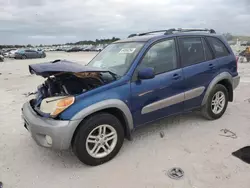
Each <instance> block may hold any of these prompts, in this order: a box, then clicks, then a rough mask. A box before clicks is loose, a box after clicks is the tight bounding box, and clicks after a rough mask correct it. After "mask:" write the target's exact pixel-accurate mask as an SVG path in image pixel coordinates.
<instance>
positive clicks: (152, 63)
mask: <svg viewBox="0 0 250 188" xmlns="http://www.w3.org/2000/svg"><path fill="white" fill-rule="evenodd" d="M146 67H152V68H154V72H155V74H156V75H157V74H161V73H164V72H168V71H171V70H174V69H176V68H177V57H176V47H175V41H174V39H170V40H166V41H162V42H159V43H156V44H154V45H153V46H152V47H151V48H150V49H149V50H148V51H147V52H146V54H145V56H144V57H143V59H142V61H141V63H140V64H139V66H138V67H137V69H138V70H140V69H142V68H146Z"/></svg>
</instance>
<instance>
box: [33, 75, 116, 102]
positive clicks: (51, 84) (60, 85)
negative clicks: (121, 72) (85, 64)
mask: <svg viewBox="0 0 250 188" xmlns="http://www.w3.org/2000/svg"><path fill="white" fill-rule="evenodd" d="M114 79H115V78H114V77H113V76H112V75H110V74H108V73H100V72H83V73H61V74H57V75H53V76H50V77H48V78H47V79H46V80H45V82H44V83H43V84H42V85H40V86H39V87H38V91H37V93H38V96H39V97H38V98H39V99H40V100H42V99H44V98H48V97H55V96H70V95H79V94H82V93H84V92H86V91H89V90H92V89H95V88H97V87H100V86H102V85H105V84H107V83H110V82H112V81H113V80H114Z"/></svg>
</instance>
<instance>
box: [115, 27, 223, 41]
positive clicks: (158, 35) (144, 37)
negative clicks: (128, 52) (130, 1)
mask: <svg viewBox="0 0 250 188" xmlns="http://www.w3.org/2000/svg"><path fill="white" fill-rule="evenodd" d="M176 31H178V30H176ZM180 31H181V30H180ZM187 31H192V30H187ZM200 31H202V30H200ZM200 31H199V30H197V31H194V32H185V30H183V32H176V33H167V34H166V33H165V31H164V30H162V31H156V32H148V33H144V34H137V35H136V34H134V35H135V36H132V37H128V38H126V39H122V40H119V41H116V42H115V43H121V42H147V41H149V40H151V39H152V40H157V39H163V38H170V37H176V36H217V37H218V36H220V35H217V34H215V31H214V30H212V31H213V32H214V33H212V32H200ZM204 31H207V30H204ZM164 33H165V34H164ZM132 35H133V34H132ZM130 36H131V35H130Z"/></svg>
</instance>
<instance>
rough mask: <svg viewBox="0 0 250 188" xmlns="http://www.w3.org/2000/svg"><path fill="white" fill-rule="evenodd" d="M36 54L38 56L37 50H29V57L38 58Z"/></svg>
mask: <svg viewBox="0 0 250 188" xmlns="http://www.w3.org/2000/svg"><path fill="white" fill-rule="evenodd" d="M38 56H39V53H38V51H36V50H31V57H32V58H38Z"/></svg>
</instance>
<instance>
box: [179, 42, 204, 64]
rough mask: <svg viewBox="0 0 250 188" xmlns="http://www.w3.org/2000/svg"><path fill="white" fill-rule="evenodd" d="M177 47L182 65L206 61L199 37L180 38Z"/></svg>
mask: <svg viewBox="0 0 250 188" xmlns="http://www.w3.org/2000/svg"><path fill="white" fill-rule="evenodd" d="M179 48H180V55H181V62H182V66H183V67H186V66H190V65H193V64H197V63H201V62H203V61H206V58H205V53H204V49H203V44H202V40H201V38H200V37H185V38H180V39H179Z"/></svg>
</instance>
